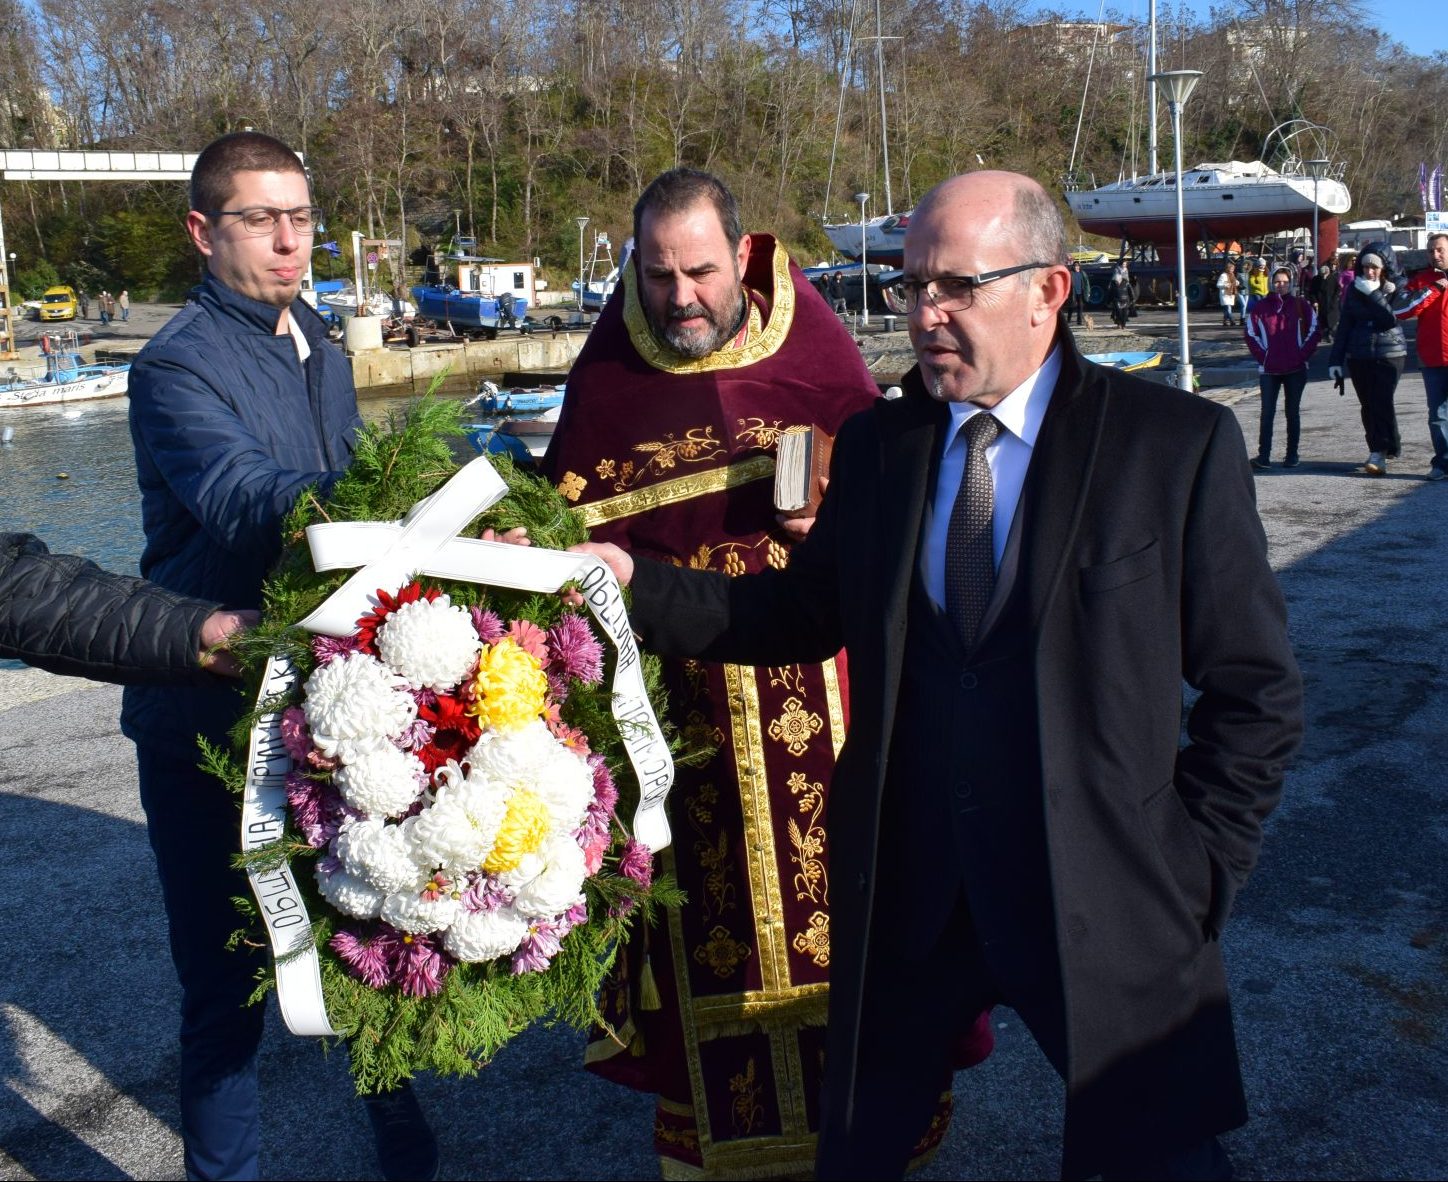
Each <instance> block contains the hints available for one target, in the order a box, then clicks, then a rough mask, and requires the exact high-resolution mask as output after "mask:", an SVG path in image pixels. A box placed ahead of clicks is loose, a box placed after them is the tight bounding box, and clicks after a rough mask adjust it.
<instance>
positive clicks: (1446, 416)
mask: <svg viewBox="0 0 1448 1182" xmlns="http://www.w3.org/2000/svg"><path fill="white" fill-rule="evenodd" d="M1423 388H1424V389H1425V390H1426V391H1427V392H1428V437H1429V438H1430V439H1431V440H1432V441H1433V467H1435V468H1437V469H1438V470H1439V471H1440V472H1448V365H1425V366H1423Z"/></svg>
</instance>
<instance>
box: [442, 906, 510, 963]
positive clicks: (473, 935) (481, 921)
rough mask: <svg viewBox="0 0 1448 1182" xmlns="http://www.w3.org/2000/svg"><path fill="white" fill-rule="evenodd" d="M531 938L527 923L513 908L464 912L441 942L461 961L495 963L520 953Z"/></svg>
mask: <svg viewBox="0 0 1448 1182" xmlns="http://www.w3.org/2000/svg"><path fill="white" fill-rule="evenodd" d="M527 934H528V921H527V920H526V919H524V918H523V917H522V916H521V915H519V914H518V913H517V912H516V911H515V910H514V909H513V908H511V907H498V908H495V909H494V910H492V911H464V912H462V913H461V914H459V915H458V917H457V918H456V919H455V920H453V923H452V926H451V927H450V928H448V930H447V932H446V933H444V935H443V938H442V943H443V947H444V948H446V949H447V950H448V951H449V952H451V953H452V954H453V955H454V956H455V957H457V958H458V959H459V960H468V961H484V960H496V959H497V958H498V957H500V956H507V955H508V954H509V953H510V952H513V951H514V950H516V949H517V947H518V945H519V944H521V943H522V942H523V937H524V936H526V935H527Z"/></svg>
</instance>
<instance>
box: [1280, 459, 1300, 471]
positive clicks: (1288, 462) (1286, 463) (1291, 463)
mask: <svg viewBox="0 0 1448 1182" xmlns="http://www.w3.org/2000/svg"><path fill="white" fill-rule="evenodd" d="M1300 463H1302V461H1301V460H1299V459H1298V458H1297V457H1296V456H1288V457H1287V458H1286V459H1285V460H1283V461H1282V466H1283V467H1284V468H1295V467H1297V465H1298V464H1300Z"/></svg>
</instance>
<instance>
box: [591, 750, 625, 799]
mask: <svg viewBox="0 0 1448 1182" xmlns="http://www.w3.org/2000/svg"><path fill="white" fill-rule="evenodd" d="M588 766H589V767H591V768H592V769H593V802H594V804H596V805H598V807H599V808H601V809H602V810H603V811H604V812H605V813H611V812H613V809H614V806H615V805H616V804H618V788H617V787H616V786H615V785H614V782H613V775H612V773H611V772H610V771H609V770H608V764H606V763H605V762H604V760H603V756H602V755H591V756H589V759H588Z"/></svg>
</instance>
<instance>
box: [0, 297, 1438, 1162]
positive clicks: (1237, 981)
mask: <svg viewBox="0 0 1448 1182" xmlns="http://www.w3.org/2000/svg"><path fill="white" fill-rule="evenodd" d="M134 319H135V314H134V312H133V320H134ZM1319 368H1320V366H1319ZM1314 377H1315V380H1314V381H1313V382H1312V383H1311V385H1310V386H1309V387H1308V391H1307V396H1306V399H1305V407H1304V418H1305V430H1304V441H1303V456H1304V463H1303V466H1302V467H1300V468H1298V469H1296V470H1293V471H1287V470H1284V469H1281V468H1274V469H1272V470H1271V471H1270V472H1267V473H1264V474H1262V475H1261V476H1260V477H1259V478H1258V482H1257V489H1258V495H1259V499H1260V504H1261V510H1262V516H1263V520H1264V522H1265V524H1266V527H1267V531H1268V535H1269V538H1270V542H1271V547H1272V555H1273V561H1274V565H1275V566H1276V568H1277V569H1278V571H1279V572H1280V575H1281V579H1282V584H1283V586H1284V588H1285V590H1286V593H1287V596H1288V599H1289V601H1290V604H1291V610H1292V631H1293V638H1294V642H1295V644H1296V647H1297V652H1298V655H1299V659H1300V660H1301V662H1302V666H1303V669H1304V672H1305V675H1306V679H1307V686H1308V694H1309V698H1308V701H1309V716H1310V729H1309V732H1308V737H1307V742H1306V746H1305V748H1304V751H1303V754H1302V756H1301V758H1300V759H1299V760H1298V762H1297V765H1296V767H1295V768H1294V769H1293V771H1292V773H1291V776H1290V778H1289V781H1288V784H1287V791H1286V795H1285V799H1284V802H1283V805H1282V807H1281V808H1280V809H1279V810H1278V812H1277V813H1276V815H1275V816H1274V817H1273V818H1272V819H1271V821H1270V822H1269V832H1268V843H1267V847H1266V851H1265V855H1264V858H1263V861H1262V865H1261V867H1260V869H1259V871H1258V873H1257V875H1256V876H1255V878H1254V879H1253V881H1252V883H1251V884H1250V886H1249V887H1248V889H1247V890H1246V891H1245V892H1244V893H1243V895H1242V896H1241V898H1240V901H1239V905H1238V910H1237V914H1236V916H1235V919H1234V921H1233V923H1232V925H1231V926H1230V928H1229V930H1228V933H1227V936H1226V939H1225V948H1226V953H1227V957H1228V964H1229V969H1230V972H1231V975H1232V980H1233V986H1234V992H1235V1001H1236V1009H1237V1020H1238V1028H1239V1034H1240V1039H1241V1046H1242V1052H1243V1059H1244V1068H1245V1071H1246V1075H1247V1082H1248V1093H1249V1098H1250V1103H1251V1108H1252V1113H1253V1121H1252V1123H1251V1124H1250V1125H1249V1126H1248V1127H1247V1128H1246V1129H1244V1130H1242V1131H1241V1132H1239V1133H1237V1134H1234V1135H1233V1136H1232V1137H1231V1138H1230V1139H1229V1144H1230V1148H1231V1150H1232V1152H1233V1154H1234V1155H1235V1157H1236V1160H1237V1165H1238V1170H1239V1173H1240V1175H1241V1176H1243V1177H1257V1178H1305V1177H1312V1178H1386V1177H1394V1178H1441V1177H1445V1176H1448V1082H1445V1071H1448V1069H1445V1062H1448V1057H1445V1050H1448V1037H1445V1027H1448V992H1445V980H1448V977H1445V969H1448V911H1445V875H1444V866H1445V858H1444V853H1445V844H1448V801H1445V796H1448V784H1445V782H1444V778H1443V775H1442V772H1441V767H1442V764H1441V758H1442V757H1441V748H1440V744H1443V743H1444V742H1445V735H1444V729H1443V722H1442V720H1443V718H1444V717H1445V716H1448V687H1445V683H1444V681H1443V680H1442V679H1441V676H1440V665H1439V659H1440V647H1441V643H1442V637H1443V636H1444V635H1445V631H1448V597H1445V595H1444V587H1445V578H1444V575H1443V568H1444V565H1445V561H1444V560H1445V557H1448V542H1445V530H1444V522H1445V517H1448V483H1445V484H1437V485H1429V484H1426V483H1424V482H1423V481H1422V480H1421V479H1419V477H1420V476H1421V474H1422V473H1423V472H1424V470H1425V469H1426V467H1427V458H1428V453H1427V448H1426V430H1425V428H1424V424H1423V413H1422V402H1423V391H1422V384H1421V381H1420V379H1418V377H1417V376H1416V375H1410V376H1408V377H1406V378H1405V379H1404V381H1403V383H1402V385H1401V387H1400V389H1399V397H1398V405H1399V414H1400V416H1401V419H1402V425H1403V434H1404V439H1405V449H1406V450H1405V455H1404V458H1403V460H1402V461H1401V462H1399V463H1397V464H1394V465H1393V471H1392V473H1391V474H1390V475H1389V476H1388V477H1387V478H1385V479H1376V480H1375V479H1371V478H1367V477H1364V476H1361V475H1357V474H1355V473H1354V471H1353V468H1354V465H1355V464H1357V463H1358V462H1360V461H1361V460H1362V458H1363V456H1364V455H1365V454H1366V449H1365V447H1364V446H1363V442H1362V435H1361V431H1360V428H1359V425H1358V421H1357V414H1356V406H1355V404H1354V402H1353V400H1352V398H1351V395H1349V397H1348V398H1346V399H1340V398H1338V397H1337V396H1336V394H1335V393H1334V392H1333V389H1332V387H1331V386H1330V385H1329V384H1328V382H1327V381H1326V380H1324V379H1323V378H1322V376H1321V374H1320V373H1315V375H1314ZM1213 396H1214V397H1217V398H1219V399H1220V400H1222V401H1227V402H1234V409H1235V411H1236V413H1237V415H1238V417H1239V419H1240V421H1241V424H1242V427H1243V430H1244V432H1245V433H1246V434H1247V436H1248V438H1249V439H1252V440H1255V438H1256V429H1257V411H1256V399H1255V397H1251V396H1247V395H1246V392H1236V393H1234V392H1231V391H1217V392H1214V394H1213ZM1278 426H1279V430H1278V437H1279V442H1278V449H1277V450H1278V455H1279V456H1280V454H1281V424H1280V422H1279V425H1278ZM118 700H119V693H118V691H116V690H114V689H112V688H107V687H94V686H91V685H89V684H87V683H83V682H70V681H65V680H62V679H59V678H52V677H49V676H47V675H44V674H39V673H33V672H29V671H25V672H0V793H3V801H4V808H3V811H0V842H3V846H4V849H5V851H6V856H5V857H4V859H3V860H0V930H3V931H4V933H5V937H6V939H5V943H4V946H3V947H4V953H5V959H6V961H7V962H8V966H9V969H8V972H7V973H6V974H5V977H4V980H3V983H0V1025H3V1029H4V1031H5V1037H4V1038H3V1040H0V1179H11V1178H30V1177H36V1178H98V1179H107V1178H125V1177H138V1178H140V1177H144V1178H179V1177H180V1176H181V1154H180V1145H179V1141H178V1138H177V1135H176V1124H177V1111H176V1102H175V1099H174V1095H173V1079H174V1076H175V1070H176V1061H175V1055H174V1052H173V1049H172V1033H173V1027H174V1015H175V1012H176V989H175V986H174V985H173V983H172V980H171V973H170V968H169V964H168V962H167V960H166V955H165V950H164V945H165V940H164V932H163V928H162V924H161V920H160V917H159V915H158V913H157V911H156V898H155V887H154V882H153V876H152V870H151V865H150V858H149V851H148V849H147V846H146V842H145V833H144V829H143V826H142V824H141V820H140V812H139V807H138V805H137V801H136V786H135V776H134V771H133V766H132V763H131V757H130V748H129V745H128V744H127V743H126V742H125V741H124V740H123V739H122V738H121V737H120V735H119V734H118V732H117V729H116V723H115V719H116V715H117V710H118V704H119V701H118ZM996 1018H997V1021H998V1023H999V1026H1000V1029H999V1031H998V1034H999V1036H1000V1045H999V1049H998V1051H997V1053H996V1054H995V1056H994V1057H993V1058H992V1059H991V1060H990V1061H988V1062H987V1063H986V1064H985V1065H984V1066H982V1067H980V1068H977V1069H975V1070H974V1071H972V1072H969V1073H966V1074H963V1075H961V1076H959V1077H958V1078H957V1081H956V1086H957V1095H958V1100H959V1109H958V1116H957V1119H956V1121H955V1123H954V1125H953V1127H952V1129H951V1131H950V1134H949V1137H948V1139H947V1141H946V1143H945V1146H944V1148H943V1150H942V1152H941V1154H940V1156H939V1157H938V1158H937V1159H936V1161H935V1162H934V1163H933V1164H932V1166H931V1167H930V1168H929V1169H928V1170H927V1171H926V1172H925V1174H924V1176H925V1177H929V1178H1038V1177H1049V1176H1052V1175H1053V1173H1054V1170H1055V1162H1056V1154H1057V1152H1058V1148H1059V1145H1058V1139H1057V1138H1058V1130H1059V1125H1060V1088H1059V1085H1058V1084H1057V1082H1056V1081H1055V1079H1054V1077H1053V1076H1052V1075H1051V1072H1050V1069H1049V1068H1048V1067H1047V1066H1046V1064H1045V1062H1044V1060H1043V1059H1042V1058H1041V1056H1040V1054H1039V1052H1037V1051H1036V1050H1035V1048H1034V1046H1033V1045H1032V1044H1031V1043H1030V1041H1029V1039H1028V1038H1026V1037H1024V1036H1023V1033H1022V1031H1021V1028H1020V1025H1019V1023H1018V1022H1017V1021H1016V1019H1015V1017H1014V1015H1013V1014H1011V1013H1010V1012H1009V1011H1001V1012H998V1013H997V1015H996ZM579 1048H580V1039H579V1037H578V1036H577V1035H575V1034H572V1033H571V1032H567V1031H556V1030H555V1031H546V1030H540V1031H536V1032H534V1033H532V1034H530V1035H529V1036H527V1037H525V1038H523V1039H521V1040H519V1042H517V1043H516V1044H514V1046H513V1047H511V1048H510V1049H509V1050H508V1051H507V1052H505V1053H504V1054H503V1055H501V1056H500V1057H499V1058H498V1060H497V1061H496V1062H495V1063H494V1064H493V1066H491V1067H490V1068H489V1069H488V1070H487V1071H486V1073H485V1074H484V1075H483V1076H482V1077H480V1078H478V1079H476V1080H470V1081H466V1082H461V1083H459V1082H451V1081H443V1080H424V1081H422V1083H421V1085H420V1090H421V1092H422V1093H423V1096H424V1099H425V1101H426V1103H427V1105H428V1107H429V1109H430V1110H431V1111H432V1113H433V1114H434V1117H435V1120H436V1124H437V1128H438V1132H439V1136H440V1139H441V1142H442V1146H443V1154H444V1165H443V1171H444V1173H443V1176H444V1177H458V1178H461V1177H476V1178H648V1177H655V1176H657V1170H656V1165H655V1162H654V1160H653V1158H652V1156H651V1154H650V1153H649V1151H648V1146H647V1139H648V1128H649V1105H648V1103H647V1102H646V1101H641V1100H640V1099H639V1098H638V1097H635V1096H633V1095H632V1094H630V1093H627V1092H624V1091H622V1090H619V1089H616V1088H613V1087H610V1086H608V1085H605V1084H602V1083H600V1082H598V1081H596V1080H594V1079H592V1078H591V1077H589V1076H587V1075H585V1074H584V1073H583V1072H581V1071H580V1070H578V1067H577V1063H578V1056H579ZM262 1076H263V1088H264V1090H265V1097H266V1127H265V1156H264V1163H265V1168H266V1169H267V1171H268V1173H269V1174H270V1175H271V1176H274V1177H297V1178H337V1177H342V1178H358V1177H376V1176H377V1174H376V1165H375V1161H374V1159H373V1157H372V1154H371V1148H370V1143H369V1139H368V1136H367V1134H366V1129H365V1127H364V1119H363V1117H362V1115H361V1111H360V1108H359V1106H358V1105H357V1104H356V1103H355V1102H354V1101H353V1100H352V1099H351V1098H350V1097H349V1095H348V1084H347V1079H346V1073H345V1069H344V1066H343V1064H342V1062H341V1061H340V1059H339V1058H338V1057H337V1056H333V1057H332V1058H330V1059H328V1058H325V1057H324V1056H323V1055H322V1054H321V1053H320V1052H319V1051H318V1050H317V1049H316V1048H315V1047H313V1046H312V1045H310V1044H308V1043H305V1042H303V1041H301V1040H299V1039H295V1038H293V1037H291V1036H289V1035H288V1034H287V1033H286V1032H285V1031H284V1029H283V1028H282V1027H281V1024H280V1022H279V1021H274V1022H272V1024H271V1026H270V1030H269V1034H268V1038H267V1043H266V1048H265V1057H264V1060H263V1066H262Z"/></svg>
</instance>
